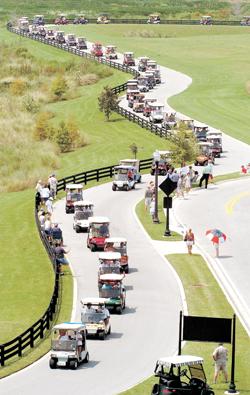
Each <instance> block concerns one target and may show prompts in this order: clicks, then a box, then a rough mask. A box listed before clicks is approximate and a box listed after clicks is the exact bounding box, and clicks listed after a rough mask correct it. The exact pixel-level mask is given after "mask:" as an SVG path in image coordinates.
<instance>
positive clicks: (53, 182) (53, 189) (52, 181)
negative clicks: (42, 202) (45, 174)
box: [48, 174, 57, 199]
mask: <svg viewBox="0 0 250 395" xmlns="http://www.w3.org/2000/svg"><path fill="white" fill-rule="evenodd" d="M48 184H49V189H50V194H51V196H52V197H53V199H55V197H56V194H57V179H56V176H55V174H51V175H50V176H49V178H48Z"/></svg>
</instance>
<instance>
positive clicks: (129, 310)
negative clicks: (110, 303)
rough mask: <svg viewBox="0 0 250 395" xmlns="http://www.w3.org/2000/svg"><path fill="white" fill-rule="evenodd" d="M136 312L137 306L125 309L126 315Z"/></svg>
mask: <svg viewBox="0 0 250 395" xmlns="http://www.w3.org/2000/svg"><path fill="white" fill-rule="evenodd" d="M134 313H136V308H135V307H126V308H125V310H123V313H122V314H124V315H126V314H134Z"/></svg>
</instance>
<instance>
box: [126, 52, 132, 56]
mask: <svg viewBox="0 0 250 395" xmlns="http://www.w3.org/2000/svg"><path fill="white" fill-rule="evenodd" d="M124 55H131V56H134V52H124Z"/></svg>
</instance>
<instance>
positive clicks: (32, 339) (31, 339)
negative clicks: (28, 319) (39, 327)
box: [30, 326, 34, 348]
mask: <svg viewBox="0 0 250 395" xmlns="http://www.w3.org/2000/svg"><path fill="white" fill-rule="evenodd" d="M30 347H31V348H33V347H34V328H33V326H31V327H30Z"/></svg>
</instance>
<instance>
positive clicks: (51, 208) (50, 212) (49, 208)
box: [45, 197, 53, 215]
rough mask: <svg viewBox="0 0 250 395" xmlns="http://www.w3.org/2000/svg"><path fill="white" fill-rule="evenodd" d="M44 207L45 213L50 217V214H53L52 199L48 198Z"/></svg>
mask: <svg viewBox="0 0 250 395" xmlns="http://www.w3.org/2000/svg"><path fill="white" fill-rule="evenodd" d="M45 206H46V208H47V213H48V214H49V215H52V213H53V198H52V197H50V198H48V200H46V202H45Z"/></svg>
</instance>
